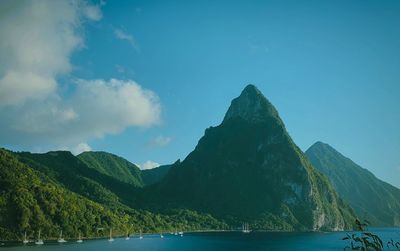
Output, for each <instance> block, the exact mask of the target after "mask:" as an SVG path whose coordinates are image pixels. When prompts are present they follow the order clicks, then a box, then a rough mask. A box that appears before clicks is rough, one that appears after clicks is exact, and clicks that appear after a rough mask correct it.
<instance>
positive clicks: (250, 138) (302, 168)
mask: <svg viewBox="0 0 400 251" xmlns="http://www.w3.org/2000/svg"><path fill="white" fill-rule="evenodd" d="M141 200H142V203H143V205H145V206H147V207H148V208H151V209H152V210H163V208H189V209H193V210H197V211H200V212H206V213H210V214H212V215H213V216H215V217H217V218H222V219H225V220H227V221H228V222H230V223H231V224H236V225H240V224H241V222H243V221H248V222H250V223H251V228H253V229H262V230H342V229H345V228H349V227H350V226H351V223H352V222H353V220H354V215H353V213H352V211H351V209H350V208H349V207H348V206H346V205H345V204H344V203H343V202H342V201H341V200H340V199H339V198H338V196H337V195H336V192H335V191H334V189H333V188H332V186H331V184H330V183H329V181H328V179H327V178H326V177H325V176H324V175H322V174H321V173H320V172H318V171H316V170H315V169H314V168H313V167H312V165H311V164H310V162H309V161H308V160H307V158H306V157H305V156H304V154H303V152H302V151H301V150H300V149H299V148H298V147H297V146H296V145H295V143H294V142H293V141H292V139H291V138H290V136H289V134H288V133H287V131H286V129H285V126H284V124H283V122H282V120H281V119H280V117H279V115H278V112H277V111H276V109H275V108H274V106H273V105H272V104H271V103H270V102H269V101H268V100H267V99H266V98H265V97H264V95H263V94H262V93H261V92H260V91H259V90H258V89H257V88H256V87H255V86H253V85H249V86H247V87H246V88H245V89H244V90H243V92H242V93H241V95H240V96H239V97H238V98H235V99H234V100H233V101H232V103H231V106H230V107H229V110H228V112H227V113H226V115H225V118H224V120H223V122H222V123H221V124H220V125H219V126H216V127H210V128H208V129H207V130H206V131H205V135H204V136H203V137H202V138H201V139H200V141H199V143H198V145H197V146H196V148H195V149H194V151H193V152H191V153H190V154H189V155H188V156H187V157H186V159H185V160H184V161H182V163H180V164H177V165H174V166H173V167H172V168H171V169H170V171H169V172H168V174H167V175H166V176H165V178H164V179H163V180H162V181H161V182H159V183H156V184H154V185H153V186H150V187H147V188H144V192H143V193H142V198H141Z"/></svg>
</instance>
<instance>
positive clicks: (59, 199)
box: [0, 149, 227, 240]
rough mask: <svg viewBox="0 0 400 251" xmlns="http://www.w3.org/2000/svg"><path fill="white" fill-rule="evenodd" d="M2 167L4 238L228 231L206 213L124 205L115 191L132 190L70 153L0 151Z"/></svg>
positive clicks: (1, 231) (1, 230)
mask: <svg viewBox="0 0 400 251" xmlns="http://www.w3.org/2000/svg"><path fill="white" fill-rule="evenodd" d="M0 167H1V168H0V193H1V196H0V236H1V239H3V240H17V239H21V238H22V236H23V234H24V232H25V231H26V232H27V234H28V237H29V238H30V239H34V238H36V237H37V233H38V231H39V230H41V231H42V232H41V233H42V237H43V238H44V239H49V238H53V239H54V238H56V237H57V236H58V234H59V231H60V230H63V234H64V236H65V237H67V238H76V237H77V235H78V234H79V232H80V233H81V234H82V235H83V236H85V237H98V236H106V235H108V229H109V228H111V227H112V228H113V233H115V234H116V235H124V234H126V233H127V232H131V233H134V232H135V233H138V232H139V231H140V230H142V231H144V232H148V231H150V232H153V233H154V232H156V233H158V232H166V231H168V232H169V231H173V230H175V229H179V230H183V231H189V230H204V229H226V228H227V225H226V224H225V223H224V222H222V221H220V220H217V219H215V218H214V217H212V216H211V215H209V214H202V213H198V212H195V211H191V210H187V209H175V210H166V211H164V212H163V214H158V213H152V212H149V211H145V210H140V209H138V208H132V207H130V206H128V205H129V204H123V202H124V199H121V198H120V197H119V195H121V193H120V192H118V190H119V189H121V187H123V188H125V189H127V194H129V196H130V197H134V196H133V195H132V194H133V193H134V191H133V190H132V189H133V188H135V187H134V186H132V185H130V184H127V183H124V182H120V181H119V180H116V179H113V178H111V177H109V176H107V175H104V174H101V173H99V172H97V171H96V170H94V169H93V168H89V167H87V166H86V165H85V164H84V163H83V162H82V161H80V160H79V159H78V158H76V157H75V156H73V155H72V154H71V153H70V152H49V153H46V154H32V153H26V152H24V153H14V152H11V151H7V150H4V149H0ZM135 189H136V188H135ZM114 192H115V193H114ZM131 200H132V199H131ZM101 229H103V230H101Z"/></svg>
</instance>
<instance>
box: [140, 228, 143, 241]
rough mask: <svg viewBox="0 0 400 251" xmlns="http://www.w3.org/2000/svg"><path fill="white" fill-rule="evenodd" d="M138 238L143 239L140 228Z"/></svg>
mask: <svg viewBox="0 0 400 251" xmlns="http://www.w3.org/2000/svg"><path fill="white" fill-rule="evenodd" d="M139 239H143V235H142V229H140V235H139Z"/></svg>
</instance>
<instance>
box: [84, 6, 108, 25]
mask: <svg viewBox="0 0 400 251" xmlns="http://www.w3.org/2000/svg"><path fill="white" fill-rule="evenodd" d="M100 5H102V3H100ZM82 9H83V13H84V15H85V16H86V17H87V18H88V19H90V20H93V21H99V20H100V19H101V18H102V17H103V14H102V13H101V10H100V8H99V7H98V6H94V5H89V4H85V5H84V6H83V8H82Z"/></svg>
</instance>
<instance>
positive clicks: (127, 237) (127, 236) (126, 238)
mask: <svg viewBox="0 0 400 251" xmlns="http://www.w3.org/2000/svg"><path fill="white" fill-rule="evenodd" d="M129 239H130V237H129V232H127V233H126V237H125V240H126V241H129Z"/></svg>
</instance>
